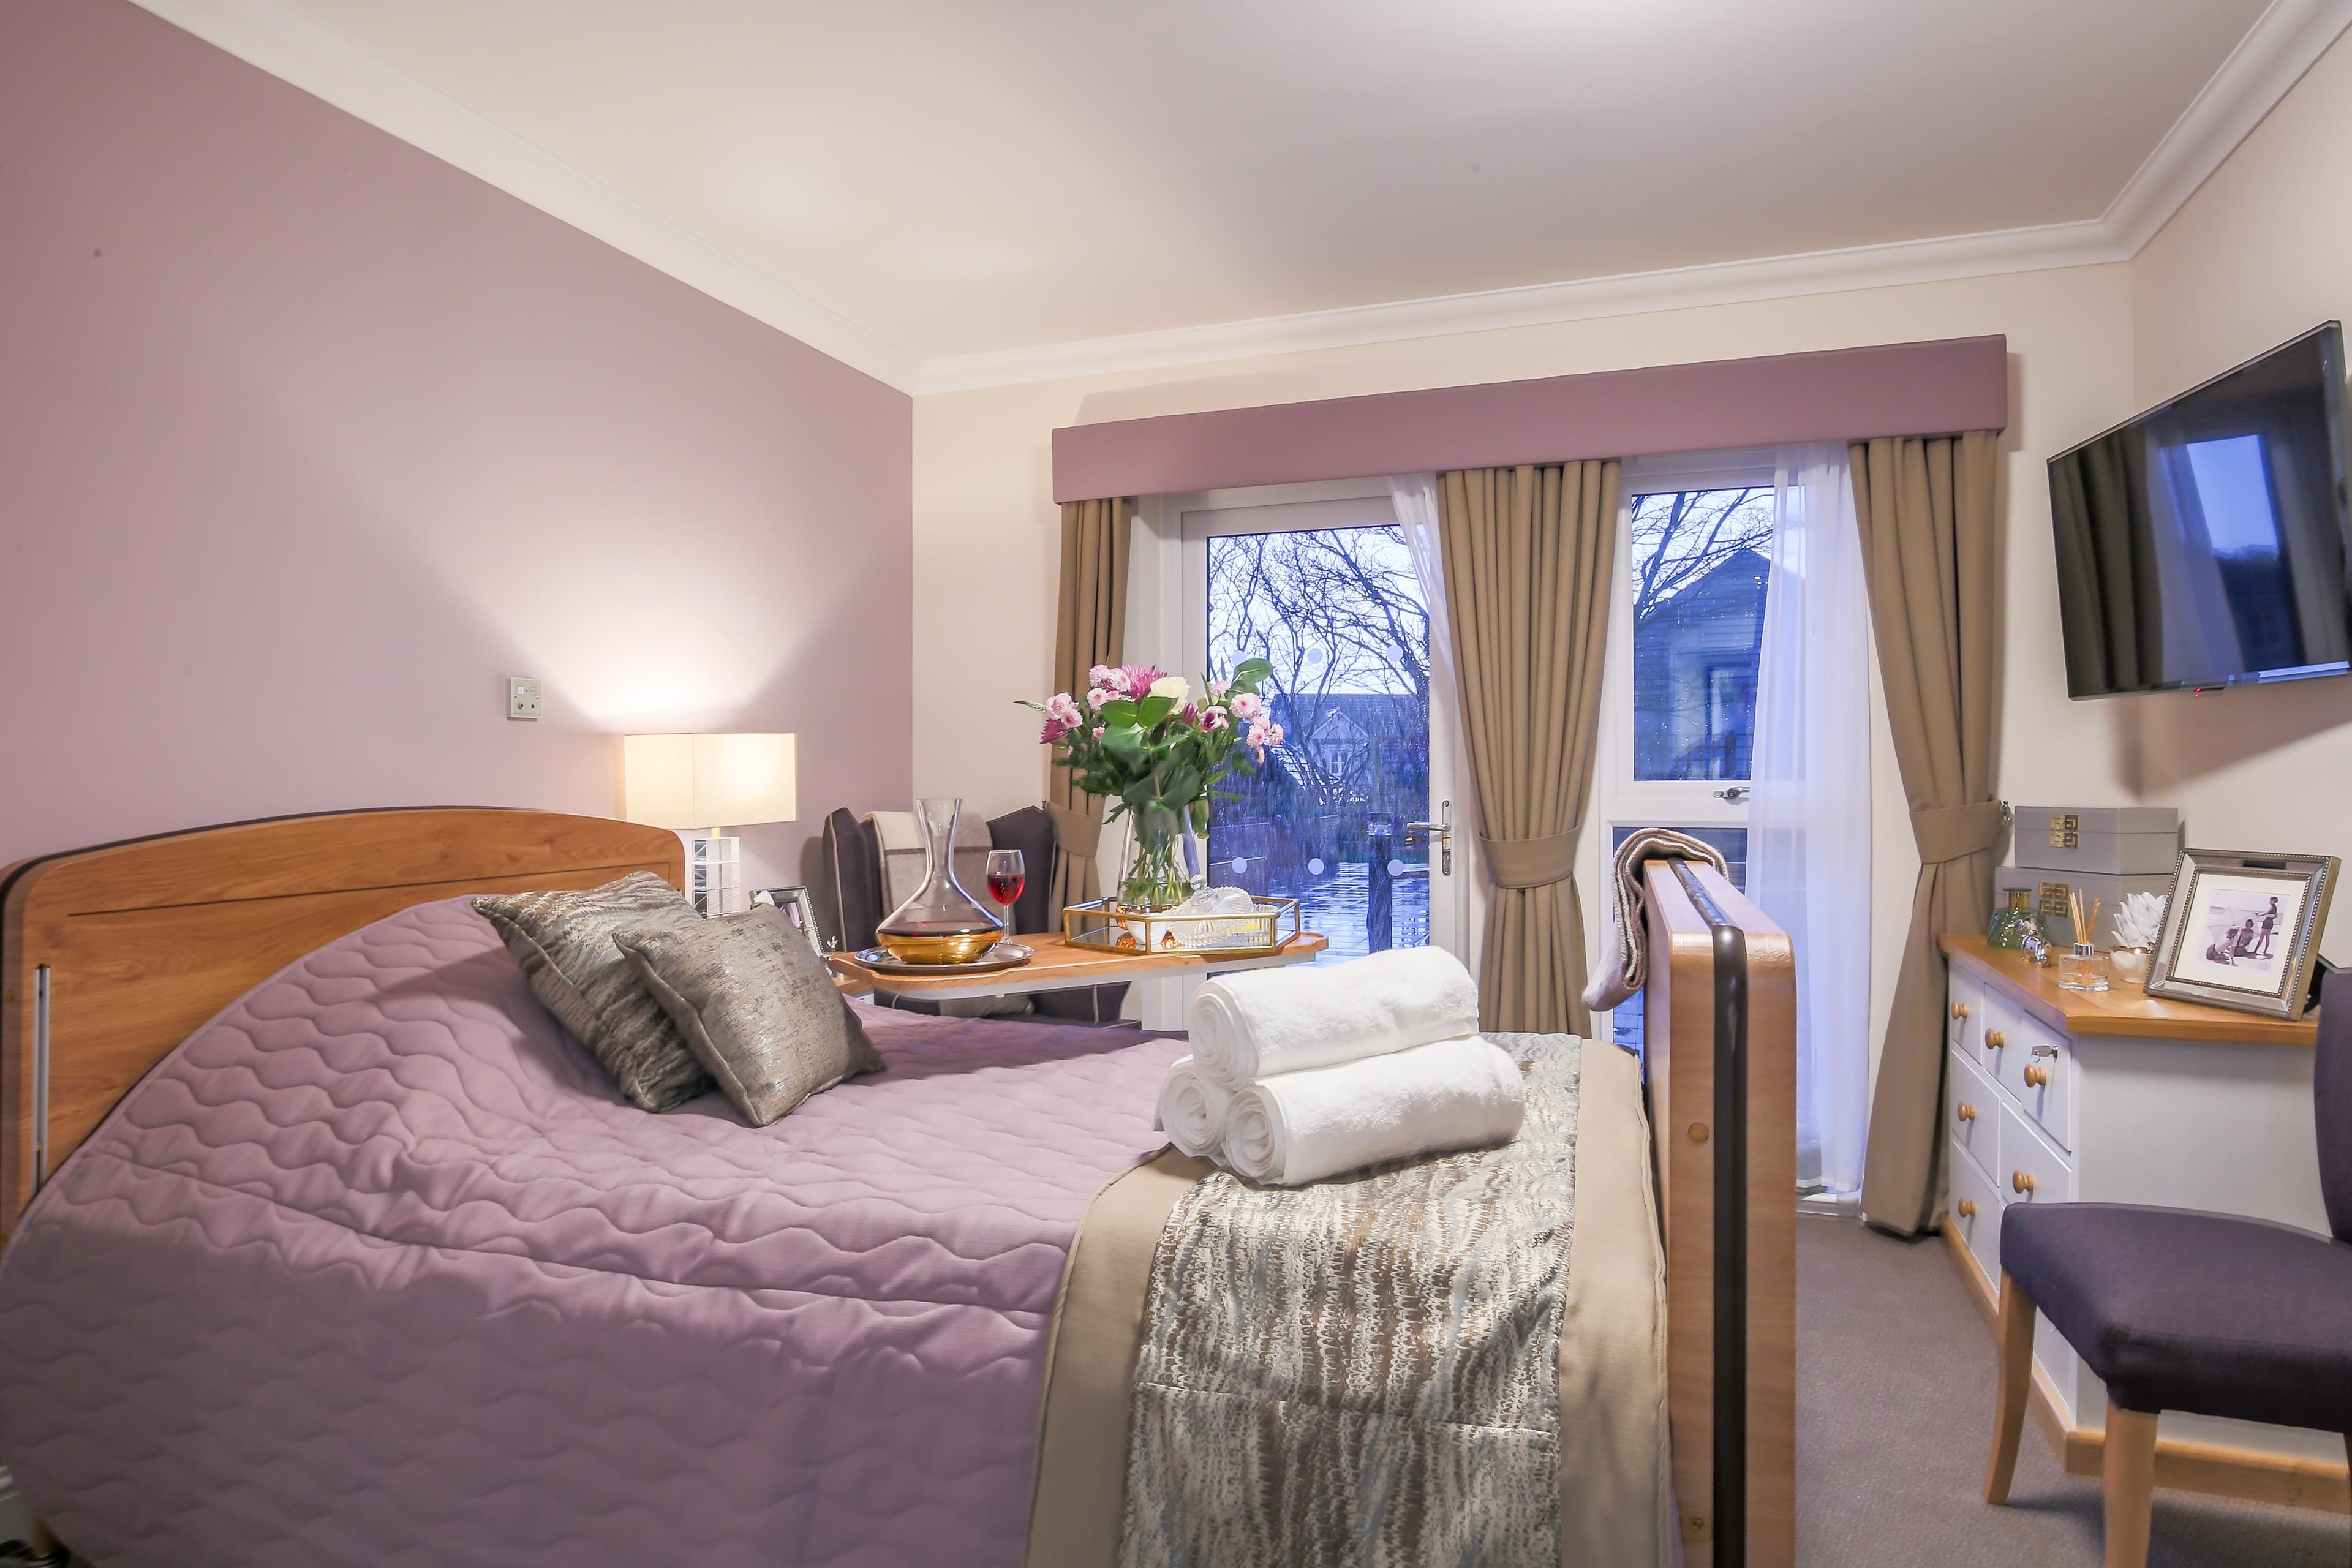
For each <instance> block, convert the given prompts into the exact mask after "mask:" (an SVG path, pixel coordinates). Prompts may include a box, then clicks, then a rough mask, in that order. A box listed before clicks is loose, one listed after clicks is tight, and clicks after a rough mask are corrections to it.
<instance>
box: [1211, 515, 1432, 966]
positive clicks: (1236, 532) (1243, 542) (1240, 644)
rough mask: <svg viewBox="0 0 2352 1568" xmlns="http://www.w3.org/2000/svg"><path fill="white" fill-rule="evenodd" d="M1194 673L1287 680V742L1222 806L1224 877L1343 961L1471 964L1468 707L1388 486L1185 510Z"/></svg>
mask: <svg viewBox="0 0 2352 1568" xmlns="http://www.w3.org/2000/svg"><path fill="white" fill-rule="evenodd" d="M1170 510H1171V511H1173V512H1174V513H1175V516H1174V517H1173V518H1171V520H1170V521H1173V522H1175V523H1176V525H1177V526H1176V527H1175V528H1174V529H1172V530H1171V532H1173V533H1174V534H1175V535H1176V536H1177V542H1179V549H1180V555H1181V572H1180V574H1179V575H1180V577H1181V600H1180V602H1179V604H1177V605H1171V606H1170V607H1171V609H1174V610H1176V611H1177V614H1176V616H1175V618H1176V620H1177V621H1178V624H1179V626H1180V627H1181V641H1182V645H1183V647H1182V653H1183V661H1184V662H1183V667H1182V668H1183V669H1184V671H1185V673H1187V674H1188V675H1191V674H1197V672H1199V671H1202V670H1208V671H1211V672H1213V673H1216V674H1223V673H1224V672H1226V671H1230V670H1231V669H1233V668H1234V666H1235V665H1237V664H1239V663H1240V662H1241V661H1242V660H1243V659H1244V658H1264V659H1266V660H1268V661H1269V662H1270V663H1272V664H1273V666H1274V669H1275V674H1274V677H1273V679H1272V680H1271V681H1269V682H1268V683H1267V690H1268V696H1267V701H1266V710H1267V713H1268V715H1269V717H1270V718H1271V720H1272V721H1273V722H1274V723H1276V724H1278V725H1279V726H1280V727H1281V734H1282V739H1281V740H1280V742H1277V743H1276V744H1273V745H1270V746H1268V747H1267V748H1266V752H1265V762H1264V763H1263V764H1262V765H1260V766H1259V767H1258V768H1257V769H1256V770H1255V772H1253V773H1244V774H1243V775H1240V776H1238V777H1236V778H1234V779H1233V780H1230V781H1228V784H1227V785H1226V791H1227V795H1228V796H1229V798H1225V799H1219V800H1215V801H1213V802H1212V804H1211V806H1210V828H1209V840H1208V845H1207V847H1206V855H1207V860H1208V866H1209V874H1210V875H1209V879H1210V881H1211V882H1213V883H1215V884H1220V885H1231V886H1238V887H1243V888H1246V889H1249V890H1250V891H1251V892H1253V893H1255V894H1259V895H1261V896H1271V897H1276V898H1290V899H1297V900H1299V904H1300V912H1301V917H1302V920H1303V921H1304V923H1305V924H1306V925H1307V928H1308V929H1310V930H1313V931H1321V932H1323V933H1324V934H1325V935H1326V936H1328V938H1329V939H1330V942H1331V948H1330V955H1331V956H1332V957H1335V958H1345V957H1360V956H1362V955H1363V954H1365V953H1368V952H1378V951H1381V950H1382V949H1386V948H1391V947H1417V946H1420V945H1422V944H1423V943H1433V944H1434V945H1437V946H1440V947H1444V948H1446V949H1448V950H1450V951H1452V952H1455V953H1457V954H1461V953H1464V952H1465V934H1466V926H1467V923H1468V889H1469V884H1470V881H1471V878H1470V875H1469V873H1470V863H1469V859H1468V858H1467V856H1466V854H1465V847H1466V840H1467V839H1468V837H1469V836H1470V832H1471V829H1470V828H1469V826H1468V824H1469V822H1470V821H1471V816H1472V814H1471V813H1470V812H1469V811H1468V810H1467V809H1465V807H1466V805H1467V800H1466V796H1465V794H1464V793H1463V790H1462V789H1461V787H1460V785H1459V784H1457V783H1456V779H1455V766H1454V756H1453V754H1452V753H1453V752H1454V743H1453V737H1454V736H1455V735H1456V734H1457V733H1458V732H1459V731H1458V729H1457V727H1456V722H1455V721H1454V701H1455V699H1454V693H1453V692H1452V691H1451V690H1449V689H1444V685H1445V683H1444V682H1442V681H1438V680H1433V679H1432V661H1431V658H1430V647H1429V624H1430V617H1429V610H1428V605H1427V601H1426V598H1425V596H1424V595H1423V588H1422V584H1421V580H1420V578H1419V576H1418V575H1417V574H1415V573H1414V571H1413V564H1412V555H1411V553H1410V552H1408V550H1407V549H1406V545H1405V539H1404V532H1403V530H1402V528H1400V527H1399V526H1398V523H1397V519H1396V511H1395V508H1394V505H1393V503H1392V502H1391V500H1390V499H1389V492H1388V486H1387V481H1386V480H1385V479H1373V480H1370V481H1351V482H1347V483H1339V484H1320V485H1286V486H1279V487H1267V488H1265V489H1252V490H1233V491H1215V492H1211V493H1209V494H1207V495H1201V496H1188V497H1182V498H1171V509H1170Z"/></svg>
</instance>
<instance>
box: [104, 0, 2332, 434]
mask: <svg viewBox="0 0 2352 1568" xmlns="http://www.w3.org/2000/svg"><path fill="white" fill-rule="evenodd" d="M136 3H137V4H138V5H141V6H142V7H143V8H145V9H146V10H148V11H151V12H152V13H154V14H155V15H156V16H161V17H163V19H164V20H165V21H168V22H171V23H173V25H174V26H179V27H182V28H184V29H185V30H186V31H188V32H191V33H194V35H196V36H197V37H201V38H203V39H205V41H206V42H208V43H210V44H213V45H215V47H219V48H222V49H226V51H228V52H229V53H230V54H233V55H235V56H236V57H237V58H239V59H242V60H245V61H246V62H247V63H248V64H250V65H254V66H257V67H258V68H261V69H263V70H265V71H268V72H269V73H270V74H271V75H272V76H275V77H278V78H280V79H283V80H285V81H288V82H290V83H291V84H293V85H294V86H296V87H299V88H300V89H303V90H304V91H306V92H309V93H311V94H312V95H314V96H316V97H318V98H321V99H324V100H326V101H327V102H329V103H331V104H333V105H335V106H336V107H337V108H339V109H341V110H344V111H345V112H347V113H349V114H352V115H355V116H357V117H358V118H359V119H361V120H363V121H367V122H368V123H369V124H371V125H373V126H375V127H377V128H378V129H379V130H382V131H385V132H390V133H391V134H392V135H394V136H397V137H399V138H400V139H401V140H402V141H404V142H409V143H410V144H411V145H413V146H415V147H418V148H421V149H422V150H424V151H425V152H427V153H432V154H433V155H434V156H436V157H437V158H440V159H442V160H443V161H444V162H446V163H451V164H454V165H455V166H457V168H460V169H463V170H465V171H466V172H467V174H472V175H474V176H475V177H476V178H478V179H480V180H483V181H485V182H487V183H488V184H492V185H495V186H497V187H498V188H499V189H500V190H502V191H505V192H506V193H508V194H509V195H512V196H515V197H517V198H519V199H520V200H521V201H524V202H526V203H528V204H530V205H532V206H534V207H537V208H539V209H540V210H541V211H542V212H545V213H548V214H550V215H551V216H555V217H558V218H561V219H562V221H564V222H566V223H568V224H571V225H572V226H573V227H575V228H578V229H580V230H582V231H583V232H584V233H587V234H590V235H593V236H594V237H596V238H598V239H601V240H603V241H604V242H605V243H606V244H608V245H611V246H613V247H615V248H616V249H619V250H621V251H624V252H625V253H626V254H628V255H630V256H633V257H635V258H637V259H638V260H640V261H643V262H645V263H646V265H647V266H650V267H653V268H656V269H657V270H659V271H661V272H665V273H667V274H668V275H669V276H671V277H673V278H676V279H678V280H679V281H681V282H683V283H686V284H688V285H689V286H690V287H692V288H695V289H700V290H701V291H702V292H704V293H706V294H709V295H710V296H711V297H712V298H714V299H717V300H722V301H724V302H725V303H727V304H730V305H732V306H734V307H735V308H736V309H737V310H741V311H743V312H744V313H746V314H747V315H750V316H752V317H754V318H756V319H758V320H759V321H764V322H766V323H767V324H768V325H770V326H772V327H774V328H775V329H776V330H777V331H782V332H785V333H787V334H789V335H791V336H793V337H794V338H798V339H799V340H800V341H801V342H804V343H807V344H808V345H809V346H811V347H812V348H815V349H818V350H820V351H822V352H823V353H827V354H830V355H832V356H833V357H834V358H835V359H837V360H840V361H842V362H843V363H845V364H848V365H850V366H852V367H854V368H856V369H857V370H861V371H863V372H865V373H866V374H868V375H871V376H873V377H874V378H875V379H877V381H881V382H884V383H887V384H889V385H891V386H894V387H897V388H898V389H899V390H900V391H902V392H908V393H911V394H914V395H930V394H938V393H949V392H962V391H971V390H976V389H979V388H982V387H990V386H1005V385H1013V384H1021V383H1028V382H1041V381H1058V380H1063V379H1066V378H1070V377H1076V376H1087V375H1107V374H1120V373H1124V372H1137V371H1148V370H1161V369H1168V368H1171V367H1174V366H1179V365H1188V364H1207V363H1217V362H1221V361H1229V360H1240V359H1252V358H1257V357H1261V356H1265V355H1272V354H1286V353H1308V352H1312V351H1315V350H1318V349H1336V348H1348V347H1354V346H1358V345H1361V344H1366V343H1379V342H1402V341H1405V340H1409V339H1414V338H1428V337H1443V336H1447V335H1451V334H1454V333H1460V332H1477V331H1497V330H1500V329H1504V328H1509V327H1527V326H1538V325H1542V324H1545V323H1548V322H1557V321H1584V320H1590V319H1591V318H1594V317H1599V316H1619V315H1633V314H1638V313H1641V312H1643V311H1647V310H1680V309H1689V308H1692V307H1696V306H1704V305H1721V304H1734V303H1739V302H1743V301H1750V300H1776V299H1790V298H1795V297H1798V296H1801V295H1807V294H1822V293H1832V292H1840V291H1843V290H1848V289H1873V288H1888V287H1894V286H1897V285H1901V284H1906V283H1931V282H1942V281H1948V280H1950V279H1959V278H1980V277H1991V276H1996V275H1999V274H2001V273H2010V272H2032V271H2041V270H2044V269H2047V268H2058V267H2081V266H2087V265H2092V264H2095V263H2098V262H2112V261H2124V260H2128V259H2129V258H2131V257H2133V256H2135V255H2137V253H2138V252H2139V250H2140V248H2141V247H2144V246H2145V245H2147V242H2148V241H2149V240H2150V239H2152V238H2154V237H2155V236H2156V235H2157V233H2158V231H2159V230H2160V229H2162V228H2163V226H2164V225H2165V224H2166V222H2167V221H2168V220H2169V219H2170V218H2171V216H2172V215H2173V214H2174V213H2176V212H2178V211H2179V210H2180V207H2181V205H2183V204H2184V203H2186V202H2187V201H2188V200H2189V197H2190V196H2191V195H2195V194H2196V191H2197V188H2198V187H2199V186H2200V185H2201V184H2204V183H2205V181H2206V179H2207V178H2208V177H2210V175H2211V174H2212V173H2213V171H2214V170H2215V169H2217V168H2219V167H2220V166H2221V163H2222V161H2223V160H2224V159H2226V158H2227V157H2228V156H2229V155H2230V153H2231V152H2232V151H2234V150H2235V149H2236V147H2237V146H2238V144H2239V142H2242V141H2243V140H2244V139H2245V137H2246V136H2247V134H2248V133H2249V132H2252V130H2253V128H2254V127H2255V126H2256V125H2258V124H2260V123H2261V121H2262V119H2263V116H2264V115H2266V114H2268V113H2269V112H2270V110H2272V108H2273V107H2274V106H2275V105H2276V104H2277V103H2278V101H2279V100H2280V99H2282V98H2284V97H2285V96H2286V94H2287V91H2288V89H2291V88H2293V87H2294V84H2295V83H2296V82H2297V81H2298V80H2300V79H2302V77H2303V74H2304V73H2305V71H2307V70H2308V69H2310V68H2311V66H2312V65H2313V63H2314V62H2315V61H2316V60H2317V59H2318V58H2319V57H2320V56H2321V55H2322V54H2324V53H2326V50H2327V47H2328V46H2329V45H2330V44H2332V43H2334V42H2335V41H2336V38H2337V37H2339V36H2340V35H2341V34H2342V33H2343V32H2344V31H2345V29H2346V27H2347V26H2352V0H2272V3H2271V5H2269V7H2268V8H2267V9H2265V10H2264V11H2263V14H2262V16H2259V17H2257V18H2256V19H2255V21H2254V25H2253V26H2252V27H2251V28H2249V29H2248V30H2247V33H2246V36H2245V37H2243V38H2242V39H2240V40H2239V42H2238V45H2237V47H2235V48H2234V49H2232V50H2231V52H2230V55H2229V57H2228V58H2226V59H2224V60H2223V61H2222V63H2221V67H2220V68H2219V69H2217V70H2216V71H2215V72H2214V73H2213V76H2212V78H2211V79H2210V80H2209V81H2207V82H2206V84H2205V86H2204V87H2203V88H2202V89H2200V91H2199V92H2198V94H2197V96H2196V98H2194V99H2193V100H2190V102H2189V107H2188V108H2187V109H2186V110H2183V111H2182V113H2181V115H2180V118H2179V120H2178V121H2174V123H2173V125H2172V128H2171V129H2170V130H2169V131H2168V132H2166V133H2165V135H2164V138H2163V140H2162V141H2160V142H2158V143H2157V146H2156V148H2155V150H2154V151H2153V152H2151V153H2149V154H2148V156H2147V160H2146V161H2145V162H2144V163H2141V165H2140V166H2139V168H2138V169H2137V171H2136V172H2135V173H2134V174H2133V175H2132V177H2131V178H2130V179H2129V180H2128V181H2126V183H2125V185H2124V188H2123V190H2122V191H2121V192H2119V193H2118V194H2117V195H2116V199H2115V200H2114V201H2113V202H2111V203H2109V204H2108V206H2107V210H2106V211H2105V213H2104V214H2102V215H2101V216H2099V217H2097V218H2095V219H2086V220H2084V221H2082V222H2077V223H2063V224H2049V225H2043V226H2037V227H2032V228H2017V229H2004V230H1999V231H1995V232H1990V233H1980V234H1964V235H1952V236H1947V237H1939V238H1933V239H1917V240H1903V241H1898V242H1895V243H1893V244H1887V245H1870V246H1858V247H1848V248H1844V249H1838V250H1821V251H1811V252H1807V253H1804V254H1801V255H1794V256H1777V257H1765V258H1756V259H1750V260H1745V261H1727V262H1718V263H1712V264H1708V265H1704V266H1697V267H1678V268H1667V269H1664V270H1661V271H1654V272H1639V273H1628V274H1624V275H1622V276H1618V277H1611V278H1588V279H1573V280H1570V281H1568V282H1561V283H1542V284H1534V285H1529V286H1527V287H1524V288H1516V289H1487V290H1482V291H1479V292H1476V293H1469V294H1453V295H1445V296H1441V297H1437V298H1433V299H1425V300H1396V301H1391V302H1388V303H1383V304H1372V305H1359V306H1350V307H1346V308H1342V309H1339V310H1312V311H1307V312H1303V313H1300V314H1297V315H1288V316H1269V317H1263V318H1259V319H1256V320H1252V321H1224V322H1217V323H1213V324H1211V325H1207V326H1199V327H1180V328H1173V329H1170V330H1168V331H1153V332H1137V333H1131V334H1127V335H1123V336H1119V337H1110V338H1095V339H1089V340H1086V341H1083V342H1064V343H1045V344H1039V345H1036V346H1034V347H1028V348H1017V349H1005V350H1000V351H996V352H992V353H971V354H950V355H945V356H939V357H934V358H930V359H926V360H919V359H918V358H917V356H915V355H914V354H912V353H908V352H907V351H906V350H904V349H901V348H899V347H898V346H897V345H896V344H894V343H891V342H887V341H886V340H885V339H883V338H882V337H880V336H879V335H877V334H876V333H874V332H872V331H868V330H866V328H864V327H862V326H860V325H859V324H857V323H856V321H851V320H849V319H848V318H847V317H845V316H843V315H841V314H840V313H838V312H837V311H835V310H831V309H829V308H828V307H826V306H824V305H822V304H820V303H818V302H817V301H815V300H812V299H810V298H809V297H808V296H807V295H805V294H803V293H801V292H799V291H798V290H797V289H793V288H792V287H790V286H789V285H787V284H785V283H783V282H782V281H780V280H779V279H775V278H774V277H772V276H771V275H770V274H768V273H766V272H763V271H761V269H760V268H756V267H754V266H752V265H751V263H749V262H746V261H744V260H742V259H741V258H738V257H736V256H734V255H732V254H731V253H730V252H728V251H726V250H724V249H722V248H721V247H718V246H716V245H713V244H712V243H710V242H709V240H706V239H704V238H702V237H700V236H698V235H696V234H693V233H690V232H689V231H688V230H687V229H685V228H683V227H681V226H678V225H677V224H676V223H673V222H672V221H670V220H669V219H668V218H666V217H664V216H661V215H660V214H658V213H656V212H655V211H654V210H653V209H651V208H650V207H647V206H646V205H643V204H642V203H640V202H638V201H636V200H635V199H634V198H633V197H630V196H626V195H623V194H621V193H620V192H619V191H616V190H614V188H613V187H611V186H610V185H607V184H604V183H603V182H602V181H600V180H597V179H595V178H594V177H593V176H591V175H589V174H585V173H583V171H581V170H579V169H577V168H574V167H573V166H572V165H571V164H569V163H565V162H563V161H562V159H560V158H558V157H556V156H555V155H554V154H553V153H549V152H547V151H546V150H545V149H544V148H541V147H540V146H538V145H536V144H535V143H533V142H528V141H526V140H524V139H523V138H522V137H520V136H519V135H517V134H515V133H514V132H511V131H509V130H507V129H506V128H505V127H504V126H501V125H499V124H498V123H497V122H496V121H492V120H490V119H489V118H488V117H487V116H485V115H483V114H481V113H478V111H476V110H471V109H468V108H467V107H466V106H465V105H463V104H461V103H459V102H457V100H454V99H452V98H450V97H448V96H447V95H446V94H445V93H443V92H441V91H440V90H439V89H436V88H433V87H431V86H428V85H427V84H425V82H423V81H420V80H418V79H416V78H415V77H412V76H410V75H408V74H407V73H406V72H404V71H403V70H401V69H399V68H397V67H395V66H393V65H391V64H390V63H389V62H387V61H385V60H383V59H381V58H378V57H376V56H374V55H373V54H370V53H368V52H367V51H366V50H364V49H362V48H361V47H358V46H357V45H355V44H353V43H352V42H351V41H350V40H349V39H347V38H345V37H342V36H341V35H340V34H338V33H336V32H334V31H333V30H332V29H331V28H328V27H326V26H322V25H320V24H319V23H317V22H315V21H313V20H311V19H310V17H308V16H304V15H302V14H300V13H299V12H298V11H296V10H295V9H293V8H292V7H291V6H290V5H285V4H283V3H281V0H136Z"/></svg>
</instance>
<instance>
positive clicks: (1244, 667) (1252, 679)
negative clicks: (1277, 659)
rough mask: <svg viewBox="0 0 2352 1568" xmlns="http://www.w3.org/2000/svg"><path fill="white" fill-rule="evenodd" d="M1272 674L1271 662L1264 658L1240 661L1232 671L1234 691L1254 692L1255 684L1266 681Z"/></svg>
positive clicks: (1272, 665)
mask: <svg viewBox="0 0 2352 1568" xmlns="http://www.w3.org/2000/svg"><path fill="white" fill-rule="evenodd" d="M1273 674H1274V662H1273V660H1271V659H1264V658H1245V659H1244V660H1242V661H1241V663H1240V664H1239V665H1238V666H1236V667H1235V668H1234V689H1235V690H1237V691H1238V690H1253V691H1254V690H1255V689H1257V683H1258V682H1259V681H1261V680H1265V679H1268V678H1270V677H1271V676H1272V675H1273Z"/></svg>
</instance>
